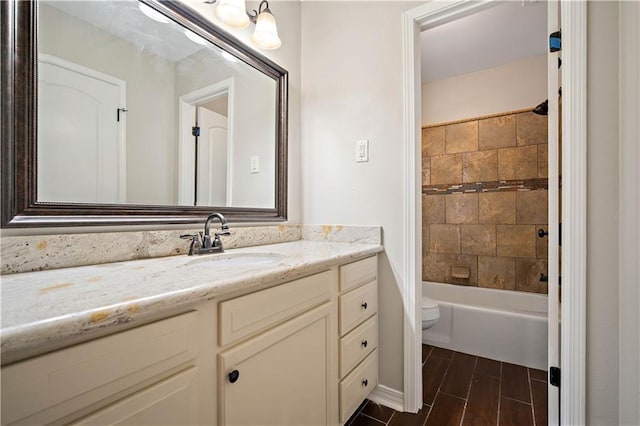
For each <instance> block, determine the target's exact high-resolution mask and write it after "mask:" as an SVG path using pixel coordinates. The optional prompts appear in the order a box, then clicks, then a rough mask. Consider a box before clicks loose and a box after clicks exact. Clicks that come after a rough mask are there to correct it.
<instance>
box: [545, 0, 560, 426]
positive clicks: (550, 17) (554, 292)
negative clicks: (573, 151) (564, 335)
mask: <svg viewBox="0 0 640 426" xmlns="http://www.w3.org/2000/svg"><path fill="white" fill-rule="evenodd" d="M547 30H548V33H549V34H551V33H554V32H556V31H559V30H560V14H559V4H558V1H556V0H552V1H549V3H548V5H547ZM559 54H560V52H553V53H549V55H548V59H547V95H548V99H549V113H548V126H549V132H548V133H549V140H548V142H549V145H548V150H549V152H548V167H549V171H548V173H549V180H548V187H549V234H548V235H547V237H548V244H549V271H548V274H549V282H548V284H549V285H548V289H549V299H548V300H549V317H548V326H549V331H548V338H549V342H548V364H549V365H548V367H549V371H551V368H552V367H558V368H559V367H560V328H559V312H560V297H559V294H560V292H559V279H558V277H559V276H560V262H559V230H560V226H559V200H560V194H559V192H560V191H559V170H560V161H559V159H560V153H559V152H558V146H559V137H558V134H559V124H560V122H559V120H560V115H559V105H558V90H559V87H560V82H559V72H558V57H559ZM548 383H549V384H548V424H549V425H559V424H560V389H559V388H558V387H556V386H554V385H552V384H551V380H549V381H548Z"/></svg>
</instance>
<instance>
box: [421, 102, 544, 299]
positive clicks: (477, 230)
mask: <svg viewBox="0 0 640 426" xmlns="http://www.w3.org/2000/svg"><path fill="white" fill-rule="evenodd" d="M422 209H423V213H422V214H423V216H422V236H423V237H422V247H423V257H422V259H423V261H422V263H423V266H422V275H423V279H424V280H427V281H435V282H443V283H451V284H460V285H471V286H479V287H489V288H498V289H508V290H519V291H529V292H536V293H546V292H547V283H546V282H543V281H541V280H540V278H541V275H542V274H543V275H545V276H546V275H547V238H546V237H544V238H540V237H539V236H538V230H539V229H544V230H545V231H546V230H547V118H546V117H545V116H539V115H536V114H533V113H532V112H515V113H506V114H502V115H497V116H491V117H485V118H479V119H471V120H466V121H463V122H455V123H448V124H442V125H436V126H429V127H425V128H423V130H422Z"/></svg>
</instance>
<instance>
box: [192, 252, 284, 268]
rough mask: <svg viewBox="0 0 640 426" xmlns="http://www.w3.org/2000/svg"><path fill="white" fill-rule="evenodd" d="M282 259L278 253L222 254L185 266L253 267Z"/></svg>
mask: <svg viewBox="0 0 640 426" xmlns="http://www.w3.org/2000/svg"><path fill="white" fill-rule="evenodd" d="M283 258H284V255H282V254H278V253H222V254H214V255H204V256H203V257H200V258H197V259H194V260H192V261H190V262H187V264H186V265H185V266H188V265H199V266H207V267H218V266H253V265H264V264H269V263H276V262H278V261H280V260H282V259H283Z"/></svg>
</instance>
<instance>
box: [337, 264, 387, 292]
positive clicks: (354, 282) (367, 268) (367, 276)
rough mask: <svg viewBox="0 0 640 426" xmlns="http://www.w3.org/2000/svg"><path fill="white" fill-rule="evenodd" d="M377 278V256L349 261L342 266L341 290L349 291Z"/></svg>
mask: <svg viewBox="0 0 640 426" xmlns="http://www.w3.org/2000/svg"><path fill="white" fill-rule="evenodd" d="M377 278H378V258H377V256H373V257H369V258H367V259H363V260H359V261H357V262H353V263H349V264H348V265H344V266H341V267H340V291H347V290H349V289H352V288H355V287H358V286H360V285H362V284H366V283H368V282H370V281H373V280H375V279H377Z"/></svg>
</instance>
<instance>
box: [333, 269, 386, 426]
mask: <svg viewBox="0 0 640 426" xmlns="http://www.w3.org/2000/svg"><path fill="white" fill-rule="evenodd" d="M339 307H340V308H339V309H340V422H341V423H344V422H345V421H347V420H348V419H349V417H350V416H351V415H352V414H353V412H354V411H355V410H356V409H357V408H358V406H359V405H360V404H361V403H362V401H364V399H365V398H366V397H367V396H368V395H369V394H370V393H371V391H372V390H373V388H375V387H376V385H377V384H378V351H377V347H378V261H377V257H376V256H373V257H369V258H367V259H363V260H359V261H357V262H353V263H350V264H347V265H343V266H341V267H340V296H339Z"/></svg>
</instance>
